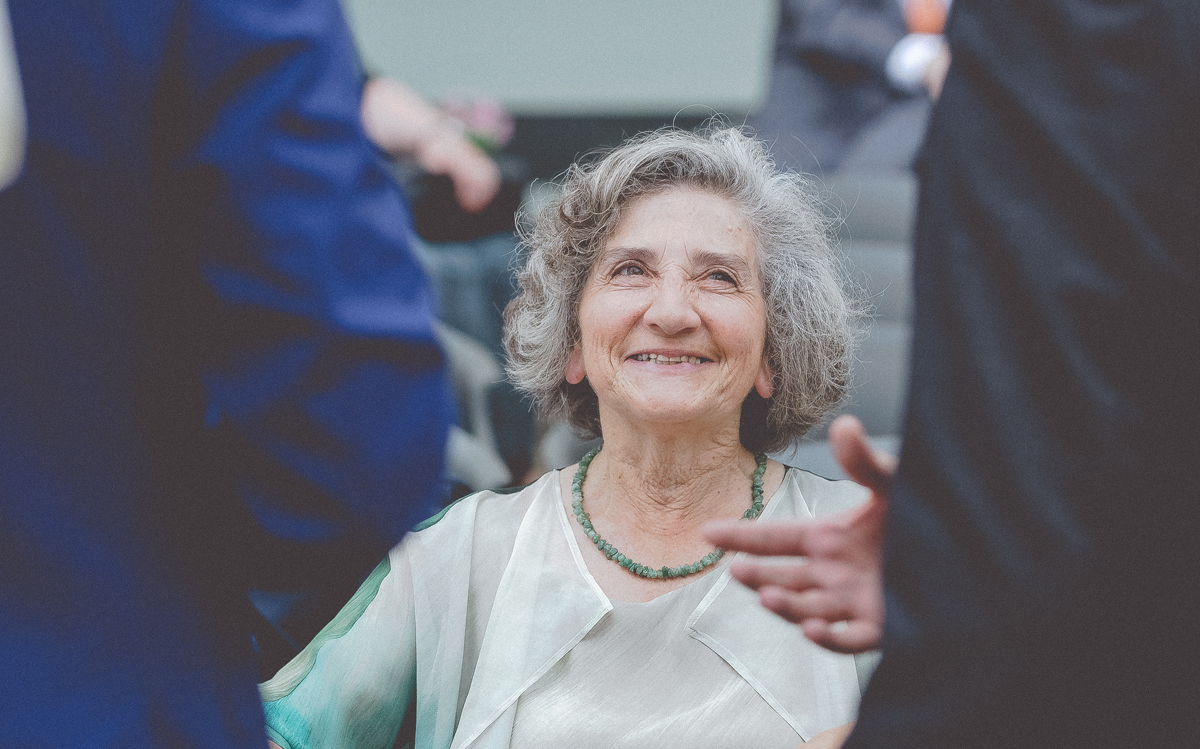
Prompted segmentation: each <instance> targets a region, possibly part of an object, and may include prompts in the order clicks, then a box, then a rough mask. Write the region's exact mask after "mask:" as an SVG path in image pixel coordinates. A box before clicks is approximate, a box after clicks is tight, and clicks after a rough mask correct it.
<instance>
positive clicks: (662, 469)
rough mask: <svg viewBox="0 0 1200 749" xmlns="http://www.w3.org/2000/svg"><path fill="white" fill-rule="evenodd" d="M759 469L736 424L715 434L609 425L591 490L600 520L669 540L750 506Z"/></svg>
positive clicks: (588, 488) (591, 478)
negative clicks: (622, 522) (613, 519)
mask: <svg viewBox="0 0 1200 749" xmlns="http://www.w3.org/2000/svg"><path fill="white" fill-rule="evenodd" d="M754 468H755V463H754V456H753V455H752V454H751V453H750V452H749V451H748V450H746V448H744V447H742V444H741V442H740V440H739V436H738V430H737V426H736V425H733V427H732V428H730V429H726V430H723V431H720V432H716V433H714V432H713V431H711V430H693V429H654V428H646V427H640V428H622V425H617V424H614V425H611V426H610V425H609V424H606V425H605V429H604V448H603V450H602V451H601V453H600V455H598V456H597V457H596V460H595V461H594V462H593V464H592V467H591V469H590V470H589V472H588V481H587V485H585V487H584V490H585V492H586V493H587V494H588V497H589V505H590V506H591V507H592V508H595V509H596V510H599V511H600V512H601V514H614V513H615V514H618V515H622V516H625V518H627V519H628V520H629V521H633V522H636V523H638V524H639V525H640V526H641V527H642V528H643V531H644V532H647V533H650V534H651V535H658V534H660V533H661V534H670V533H676V532H678V531H679V530H680V528H682V527H687V528H689V529H690V528H695V527H696V526H698V525H699V524H702V523H704V522H707V521H708V520H712V519H716V518H725V517H729V516H730V514H731V513H732V512H735V511H736V510H737V509H738V508H741V509H745V508H743V507H742V505H746V506H747V507H748V506H749V503H750V483H751V476H752V475H753V473H754ZM589 511H592V510H591V509H589Z"/></svg>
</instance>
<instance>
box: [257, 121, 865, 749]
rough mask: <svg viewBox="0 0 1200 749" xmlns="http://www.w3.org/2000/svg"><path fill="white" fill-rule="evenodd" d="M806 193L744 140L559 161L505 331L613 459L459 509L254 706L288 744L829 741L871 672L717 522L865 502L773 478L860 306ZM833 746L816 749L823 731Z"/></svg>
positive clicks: (655, 142)
mask: <svg viewBox="0 0 1200 749" xmlns="http://www.w3.org/2000/svg"><path fill="white" fill-rule="evenodd" d="M826 231H827V221H826V219H825V218H824V216H823V214H822V213H821V210H820V206H819V202H818V199H817V198H816V197H815V195H814V194H813V192H812V188H811V186H810V185H809V184H808V183H807V182H805V181H804V179H803V178H801V177H798V176H797V175H795V174H792V173H781V172H779V171H777V170H776V169H775V167H774V165H773V164H772V163H771V162H770V160H769V158H768V157H767V155H766V153H765V149H764V146H763V144H762V143H760V142H758V141H755V140H753V139H750V138H748V137H746V136H745V135H743V134H742V133H741V132H739V131H737V130H734V129H719V128H714V129H713V130H711V131H709V132H705V133H701V134H693V133H688V132H683V131H677V130H664V131H659V132H655V133H650V134H647V135H644V136H640V137H638V138H635V139H633V140H631V141H629V142H627V143H625V144H624V145H622V146H620V147H618V148H617V149H615V150H613V151H612V152H610V153H608V154H607V155H605V156H603V157H602V158H597V159H595V160H593V161H591V162H589V163H584V164H580V165H576V166H575V167H573V168H572V169H571V170H570V171H569V172H568V174H567V175H566V177H565V178H564V183H563V189H562V194H561V196H560V197H558V198H556V199H554V200H552V201H550V202H549V203H548V204H547V205H546V206H545V207H543V208H542V210H541V211H540V213H539V215H538V220H537V223H536V227H535V228H534V229H533V231H532V233H531V235H530V236H529V237H528V239H527V244H528V260H527V263H526V265H525V267H524V268H523V270H522V272H521V274H520V282H521V293H520V294H519V295H518V297H517V298H516V299H515V300H514V301H513V302H512V303H511V304H510V305H509V307H508V309H507V310H506V315H505V318H506V324H507V328H506V346H507V349H508V352H509V370H510V374H511V376H512V377H513V379H514V381H515V382H516V383H518V384H519V385H520V387H521V388H522V389H523V390H524V391H525V392H527V393H529V394H530V395H531V396H532V397H533V398H534V399H535V401H536V402H537V403H538V405H539V406H541V407H542V408H544V409H546V410H547V412H549V413H553V414H557V415H561V416H563V417H566V418H567V419H568V420H569V421H570V423H571V424H572V425H573V426H574V427H575V428H577V429H579V430H580V431H581V432H583V433H584V434H586V435H588V436H592V437H598V436H602V437H603V440H604V442H603V447H602V449H597V450H595V451H593V452H591V453H589V454H588V455H586V456H585V457H584V458H583V460H581V461H580V462H579V464H578V465H575V466H572V467H569V468H566V469H564V470H555V471H550V472H549V473H547V474H545V475H544V476H542V477H541V479H539V480H538V481H536V482H535V483H533V484H532V485H531V486H529V487H526V488H524V489H521V490H520V491H517V492H515V493H513V492H504V493H498V492H490V491H485V492H480V493H478V494H474V495H471V496H470V497H467V498H465V499H464V500H462V501H461V502H458V503H456V504H454V505H452V506H451V507H450V508H448V509H447V510H446V512H445V513H443V514H442V515H440V516H439V517H438V518H436V519H434V520H433V521H431V522H430V523H428V524H425V525H423V526H422V527H421V528H419V529H418V530H417V531H415V532H414V533H412V534H409V536H408V538H407V539H406V540H405V541H404V542H403V543H402V544H400V545H399V546H397V547H396V548H395V549H393V550H392V552H391V554H390V555H389V556H388V558H387V560H385V562H384V564H383V565H381V566H380V567H379V568H378V569H377V570H376V572H375V573H374V574H372V576H371V577H370V578H369V580H368V581H367V583H365V584H364V585H363V587H362V588H361V589H360V591H359V593H358V594H356V595H355V597H354V598H353V599H352V601H351V602H350V604H348V605H347V607H346V608H345V609H343V611H342V612H341V613H339V614H338V616H337V617H335V618H334V620H333V621H331V622H330V623H329V625H328V626H327V627H326V628H325V629H324V630H322V632H321V633H320V634H319V635H317V637H316V638H315V639H314V640H313V642H312V643H311V644H310V645H309V646H308V647H307V648H306V649H305V650H304V651H303V652H302V653H301V654H300V655H299V656H298V657H297V658H296V659H295V660H293V661H292V662H291V663H289V664H288V665H287V666H285V667H284V668H283V669H281V670H280V672H279V673H278V674H277V675H276V676H275V678H274V679H272V680H271V681H269V682H267V683H265V684H263V685H262V690H261V691H262V694H263V700H264V707H265V710H266V713H267V725H268V730H269V734H270V736H271V739H272V740H273V741H274V742H275V743H276V744H277V745H278V746H280V747H283V748H284V749H302V748H313V749H315V748H317V747H338V748H339V749H351V748H352V747H357V748H359V749H366V748H368V747H373V748H377V749H386V748H387V747H392V746H395V745H401V746H403V745H405V744H406V743H409V742H411V744H412V745H414V746H419V747H431V748H435V749H439V748H440V749H445V748H446V747H450V746H452V745H454V746H492V747H505V746H514V747H533V746H546V747H563V746H570V747H580V748H586V747H596V748H599V747H605V748H606V749H609V748H611V747H689V748H690V749H699V748H702V747H714V748H715V747H729V746H760V747H781V748H782V749H792V748H793V747H795V746H796V745H797V744H800V743H801V742H809V743H807V744H806V746H809V745H811V746H814V747H824V746H829V745H830V744H829V743H828V739H829V738H830V736H831V735H835V734H836V736H841V735H843V734H844V730H843V729H842V726H844V725H845V724H846V723H847V722H848V721H849V720H850V719H851V718H852V717H853V716H854V711H855V707H856V704H857V701H858V694H859V689H860V686H861V684H862V683H864V682H865V679H866V673H867V672H868V671H869V668H870V665H871V660H870V659H869V658H860V659H858V660H857V661H856V659H855V658H853V657H851V656H847V655H835V654H832V653H828V652H825V651H823V650H821V649H820V648H819V647H817V646H816V645H813V644H812V643H810V642H808V641H807V640H805V639H804V637H803V635H801V633H800V632H798V631H797V630H796V629H795V628H794V627H792V626H791V625H789V624H788V623H786V622H784V621H782V620H780V619H778V618H776V617H775V616H773V615H772V614H770V613H768V612H766V611H763V610H762V609H760V608H759V607H758V606H757V605H755V601H754V595H753V594H752V593H751V592H750V591H748V590H746V589H745V588H743V587H741V586H738V585H735V584H730V578H729V574H728V566H727V564H725V563H724V557H723V552H721V551H719V550H716V549H714V548H713V547H712V546H711V545H710V544H708V543H707V542H705V541H704V539H703V537H702V536H701V532H700V528H701V525H702V524H703V523H704V522H705V521H707V520H710V519H713V518H722V517H725V518H739V517H740V518H745V519H747V520H754V519H755V518H757V517H759V516H760V515H761V517H763V518H768V517H770V518H811V517H814V516H823V515H826V514H832V513H836V512H838V511H839V510H843V509H848V508H851V507H854V506H855V505H857V504H859V503H860V502H861V501H862V498H863V492H862V490H861V489H860V488H859V487H858V486H856V485H854V484H853V483H852V482H848V481H840V482H839V481H829V480H827V479H823V478H820V477H818V476H816V475H814V474H811V473H809V472H807V471H802V470H800V469H796V468H789V467H787V466H784V465H782V464H780V463H777V462H774V461H770V460H768V459H767V457H766V451H769V450H775V449H778V448H779V447H781V446H782V445H785V444H787V443H788V442H789V441H791V440H792V439H794V438H795V437H798V436H799V435H801V434H803V433H804V432H805V431H807V430H808V429H809V428H810V427H812V426H813V425H814V424H816V423H817V422H819V421H820V420H821V418H822V417H823V416H824V415H825V414H826V413H827V412H828V411H829V410H830V409H832V408H833V407H834V406H835V405H836V404H837V402H838V400H839V399H840V398H841V396H842V395H843V393H844V392H845V389H846V386H847V380H848V376H849V366H850V356H851V351H850V344H851V339H852V328H851V323H852V321H853V318H854V316H855V310H854V305H853V304H851V302H850V301H849V300H848V299H847V297H846V296H845V295H844V293H843V291H842V288H841V285H840V283H839V278H838V276H837V272H836V271H837V269H836V264H835V262H834V258H833V256H832V249H831V247H830V239H829V237H828V236H827V234H826ZM830 732H833V734H831V733H830Z"/></svg>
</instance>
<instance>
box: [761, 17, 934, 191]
mask: <svg viewBox="0 0 1200 749" xmlns="http://www.w3.org/2000/svg"><path fill="white" fill-rule="evenodd" d="M948 5H949V0H783V2H782V4H781V8H780V20H779V30H778V33H777V36H776V42H775V59H774V64H773V66H772V73H771V84H770V89H769V91H768V94H767V101H766V103H765V104H764V106H763V107H762V109H760V110H759V111H758V112H756V113H754V114H753V115H752V116H751V117H750V119H749V120H748V124H749V125H750V126H751V127H753V128H754V129H755V131H756V132H757V134H758V136H759V137H761V138H763V139H764V140H766V141H767V142H768V143H770V144H771V150H772V153H773V154H774V156H775V158H776V159H777V160H778V161H779V162H780V163H781V164H782V165H784V166H786V167H787V168H789V169H794V170H796V171H801V172H808V173H812V174H817V175H830V174H833V173H834V172H837V171H839V170H843V169H844V170H867V171H880V170H891V171H897V170H900V171H907V170H908V169H910V168H911V166H912V162H913V159H914V158H915V156H916V152H917V148H918V147H919V146H920V143H921V138H922V136H923V135H924V133H925V125H926V122H927V120H928V117H929V104H930V97H931V96H932V97H934V98H936V96H937V91H938V89H939V88H940V83H941V76H942V75H944V73H945V64H946V62H947V60H946V57H945V51H944V45H943V43H942V40H941V31H942V24H943V22H944V19H945V14H946V8H947V6H948Z"/></svg>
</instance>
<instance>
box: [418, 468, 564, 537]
mask: <svg viewBox="0 0 1200 749" xmlns="http://www.w3.org/2000/svg"><path fill="white" fill-rule="evenodd" d="M557 474H558V471H550V472H548V473H546V474H545V475H543V476H542V477H541V478H539V479H538V480H537V481H535V482H533V483H532V484H529V485H528V486H520V487H512V488H507V489H488V490H484V491H479V492H475V493H474V494H468V495H467V496H465V497H462V498H461V499H458V500H456V501H454V502H452V503H451V504H449V505H447V506H446V507H445V508H443V509H442V510H441V512H439V513H437V514H436V515H434V516H433V517H431V518H429V519H427V520H425V521H423V522H421V523H418V524H417V525H416V527H414V528H413V530H412V532H410V533H409V534H408V536H407V537H406V538H405V541H404V543H403V544H402V546H403V545H410V546H411V545H419V546H425V547H428V546H434V547H441V548H447V547H448V546H449V545H450V544H454V542H456V541H465V540H467V539H472V540H473V541H474V544H473V545H474V546H477V547H478V546H483V547H494V546H501V547H503V546H510V547H511V545H512V543H513V541H514V540H515V538H516V535H517V530H518V529H519V528H520V526H521V523H522V522H523V520H524V519H525V516H526V515H527V514H528V512H529V508H530V506H531V505H533V503H534V502H536V501H550V500H552V499H553V500H555V501H557V491H558V481H557ZM547 495H553V496H547ZM455 545H457V544H455Z"/></svg>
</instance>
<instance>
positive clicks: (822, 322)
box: [504, 126, 859, 451]
mask: <svg viewBox="0 0 1200 749" xmlns="http://www.w3.org/2000/svg"><path fill="white" fill-rule="evenodd" d="M679 186H686V187H693V188H698V189H703V190H706V191H709V192H711V193H713V194H716V195H719V196H721V197H724V198H726V199H728V200H731V201H732V202H733V203H734V204H735V205H737V206H738V207H739V208H740V209H741V213H742V215H743V216H744V217H745V218H746V220H747V223H748V224H749V225H750V227H751V228H752V231H753V235H754V238H755V246H756V250H757V257H758V264H759V273H760V275H761V278H762V283H763V297H764V303H765V306H766V312H767V336H766V347H767V356H768V360H769V362H770V364H771V367H772V371H773V372H774V384H775V389H774V393H773V394H772V396H771V397H770V398H769V399H765V400H764V399H763V398H762V397H761V396H759V395H758V393H757V392H754V391H753V390H752V391H751V392H750V393H749V395H748V396H747V397H746V400H745V401H744V403H743V406H742V417H741V441H742V444H743V446H745V447H746V448H747V449H749V450H751V451H759V450H763V451H774V450H779V449H782V448H783V447H784V446H786V445H787V444H788V443H789V442H791V441H792V440H794V439H796V438H798V437H800V436H802V435H803V434H804V433H805V432H807V431H808V430H809V429H811V428H812V427H813V426H815V425H816V424H818V423H820V421H821V420H822V419H823V418H824V417H825V416H826V415H827V414H828V413H829V412H830V411H831V410H832V409H833V408H834V407H835V406H836V405H837V403H838V401H839V400H841V398H842V396H843V395H844V394H845V392H846V387H847V384H848V381H849V374H850V360H851V356H852V347H853V339H854V333H853V331H854V321H855V318H856V317H857V316H858V314H859V313H858V310H857V308H856V305H855V303H853V302H852V301H851V300H850V299H849V298H848V297H847V296H846V294H845V293H844V292H843V290H842V285H841V283H840V281H841V278H840V271H839V266H838V264H837V262H836V261H835V259H834V256H833V252H832V239H831V232H830V229H831V220H830V219H829V218H827V217H826V216H825V215H824V214H823V213H822V211H821V203H820V199H819V198H818V197H817V195H816V192H815V190H814V188H813V186H812V185H811V183H810V182H808V181H807V180H806V179H805V178H803V177H801V176H800V175H797V174H794V173H788V172H781V171H779V170H778V169H776V168H775V165H774V163H773V162H772V160H771V158H770V157H769V156H768V155H767V152H766V149H765V148H764V146H763V144H762V143H761V142H760V141H758V140H755V139H754V138H751V137H748V136H746V135H744V134H743V133H742V132H741V131H739V130H737V129H735V128H730V127H721V126H712V127H709V128H707V129H705V130H702V131H700V132H696V133H692V132H688V131H683V130H678V129H675V128H665V129H662V130H658V131H655V132H651V133H644V134H642V135H639V136H637V137H634V138H632V139H630V140H628V141H626V142H625V143H624V144H622V145H621V146H619V147H617V148H615V149H613V150H611V151H609V152H607V153H603V154H599V155H597V156H596V157H594V158H592V159H590V160H586V161H584V162H581V163H577V164H575V165H573V166H572V167H571V168H570V169H568V170H567V172H566V173H565V175H564V176H563V177H562V193H561V195H560V196H559V197H558V198H557V199H555V200H553V201H552V202H550V203H548V204H547V205H545V206H544V207H543V208H542V210H541V211H540V212H539V213H538V215H537V219H536V223H535V224H534V226H533V228H532V230H530V229H528V228H526V229H524V230H523V231H522V235H521V239H522V241H523V245H524V249H525V251H526V253H527V258H526V260H525V265H524V268H523V269H522V270H521V271H520V273H519V275H518V280H519V282H520V287H521V290H520V293H519V294H518V295H517V297H516V298H515V299H513V301H512V302H510V303H509V305H508V307H507V308H506V309H505V310H504V321H505V335H504V347H505V350H506V351H507V353H508V373H509V377H510V378H511V380H512V381H513V383H514V384H515V385H516V386H517V387H518V388H519V389H520V390H522V391H523V392H525V393H527V394H528V395H529V396H531V397H532V399H533V401H534V402H535V404H536V405H537V406H538V407H539V408H541V409H543V411H544V412H546V413H551V414H561V415H564V416H565V417H566V418H567V420H568V421H569V422H570V424H571V425H572V426H574V427H575V429H576V430H577V431H578V432H579V433H580V434H581V435H582V436H584V437H586V438H594V437H598V436H600V410H599V403H598V401H597V400H596V394H595V392H594V391H593V390H592V388H591V386H590V385H589V384H588V383H587V380H584V381H583V382H581V383H580V384H578V385H571V384H569V383H568V382H567V381H566V379H565V377H564V369H565V367H566V364H567V357H568V356H569V355H570V353H571V351H572V349H573V348H574V346H575V345H576V343H577V342H578V341H579V340H580V331H579V318H578V310H579V301H580V297H581V295H582V293H583V289H584V285H585V283H586V281H587V279H588V276H589V275H590V273H591V271H592V267H593V266H594V265H595V263H596V260H597V258H598V257H599V255H600V251H601V249H602V248H603V247H604V244H605V242H606V240H607V239H608V237H609V236H611V235H612V233H613V231H614V230H615V229H616V227H617V225H618V224H619V223H620V221H621V213H622V210H623V209H624V208H625V206H627V205H629V204H630V203H631V202H632V201H633V200H635V199H637V198H639V197H642V196H645V195H651V194H655V193H659V192H662V191H664V190H667V189H669V188H672V187H679Z"/></svg>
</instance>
